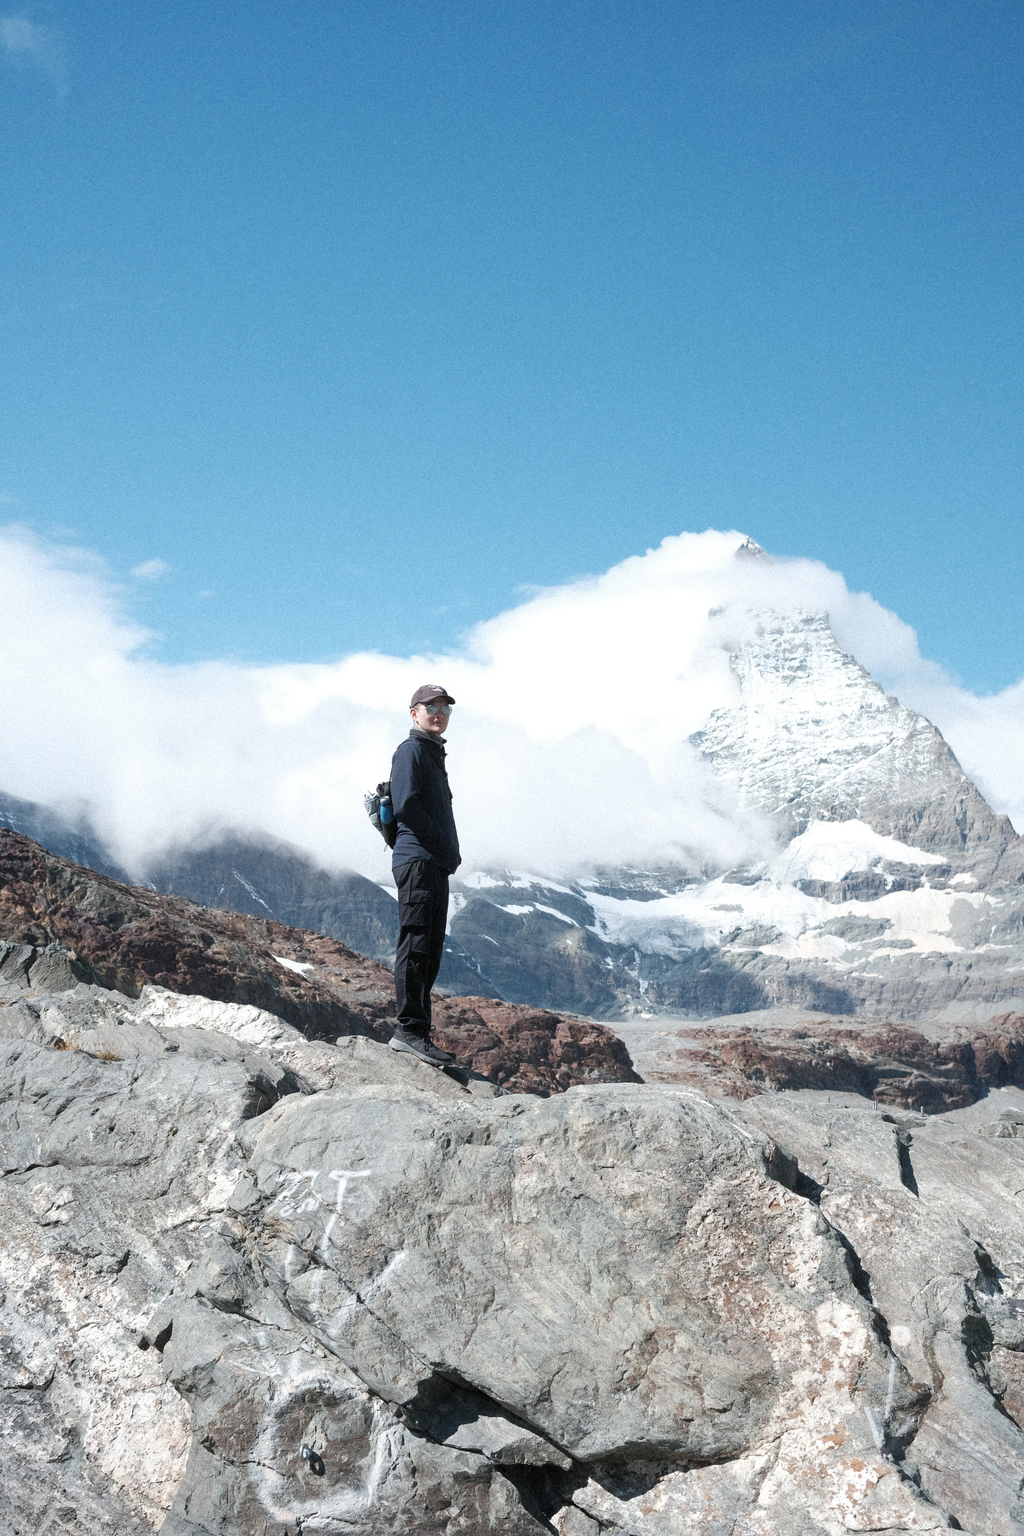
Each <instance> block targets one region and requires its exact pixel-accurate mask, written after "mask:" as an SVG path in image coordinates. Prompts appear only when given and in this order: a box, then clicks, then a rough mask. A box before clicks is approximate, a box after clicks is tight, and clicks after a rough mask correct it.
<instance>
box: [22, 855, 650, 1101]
mask: <svg viewBox="0 0 1024 1536" xmlns="http://www.w3.org/2000/svg"><path fill="white" fill-rule="evenodd" d="M76 981H89V982H98V983H100V984H102V985H103V986H106V987H112V988H116V989H117V990H119V991H120V992H123V993H125V994H126V995H127V996H129V997H135V996H137V995H138V993H139V991H140V989H141V988H142V987H143V986H145V985H146V984H147V983H155V984H156V985H158V986H161V987H166V988H168V989H169V990H171V991H174V992H182V993H199V994H201V995H203V996H206V997H210V998H214V999H220V1000H223V1001H232V1002H238V1003H250V1004H252V1005H254V1006H256V1007H259V1008H265V1009H269V1010H270V1011H271V1012H273V1013H275V1014H277V1015H279V1016H280V1017H281V1018H283V1019H285V1020H287V1021H288V1022H289V1023H291V1024H294V1025H295V1027H296V1028H298V1029H300V1030H302V1032H303V1033H304V1034H305V1035H306V1036H307V1037H309V1038H311V1039H321V1040H336V1039H338V1037H339V1036H341V1035H348V1034H360V1035H367V1036H369V1037H370V1038H372V1039H376V1040H380V1041H385V1040H388V1039H390V1036H391V1031H392V1028H393V1021H394V981H393V978H392V975H391V972H390V971H388V970H387V968H386V967H385V966H383V965H381V964H379V963H378V962H376V961H373V960H368V959H366V958H365V957H364V956H362V955H357V954H355V953H353V951H352V950H350V949H347V948H346V947H345V946H344V945H343V944H339V943H337V942H336V941H335V940H333V939H329V938H326V937H325V936H324V935H322V934H316V933H308V932H305V931H303V930H302V929H296V928H288V927H286V926H285V925H284V924H282V923H276V922H271V921H269V920H265V919H259V918H252V917H245V916H242V915H238V914H233V913H224V912H211V911H208V910H207V909H205V908H203V907H198V906H196V905H195V904H194V903H192V902H190V901H186V900H183V899H182V898H179V897H173V896H166V895H162V894H160V893H158V892H155V891H150V890H146V889H144V888H142V887H138V886H126V885H123V884H121V883H119V882H117V881H115V880H111V879H107V878H105V877H104V876H102V875H98V874H95V873H94V872H93V871H92V870H89V869H85V868H82V867H80V866H77V865H74V864H69V863H68V862H67V861H66V860H65V859H60V858H56V857H54V856H53V855H51V854H48V853H46V852H45V851H44V850H43V849H42V848H40V847H39V846H38V845H37V844H35V843H33V842H31V841H30V840H29V839H28V838H27V837H24V836H22V835H20V834H18V833H14V832H10V831H6V830H4V829H3V828H0V996H2V995H3V993H2V986H3V984H4V983H5V982H6V983H7V984H8V985H14V986H15V987H18V986H22V985H27V986H29V987H31V988H34V989H35V990H37V991H38V990H43V991H59V990H62V989H64V988H67V987H69V986H73V985H74V983H75V982H76ZM435 1001H436V1007H435V1019H436V1023H435V1029H434V1034H435V1037H436V1038H437V1039H438V1040H439V1041H441V1042H442V1043H444V1044H446V1045H448V1048H449V1049H450V1050H453V1051H454V1052H455V1053H456V1054H457V1055H458V1057H459V1060H460V1061H461V1062H462V1064H463V1065H464V1066H466V1067H468V1068H470V1069H472V1070H473V1071H475V1072H479V1073H482V1074H483V1075H484V1076H487V1077H491V1078H493V1079H494V1081H496V1082H499V1083H501V1084H503V1085H505V1086H507V1087H512V1088H516V1089H523V1090H526V1091H529V1092H531V1093H550V1092H560V1091H562V1090H563V1089H565V1088H568V1087H570V1086H572V1085H573V1084H575V1083H582V1082H588V1081H589V1082H629V1081H632V1080H633V1076H634V1075H633V1073H632V1071H631V1068H630V1064H629V1057H628V1055H627V1053H626V1051H625V1049H624V1047H623V1046H622V1044H621V1042H620V1041H619V1040H618V1039H617V1038H616V1037H615V1036H614V1035H613V1034H611V1033H610V1031H608V1030H607V1029H604V1028H602V1026H601V1025H600V1024H593V1023H590V1022H588V1021H587V1020H585V1019H578V1018H565V1017H563V1016H561V1015H558V1014H554V1013H549V1012H546V1011H544V1010H541V1009H536V1008H525V1007H516V1006H514V1005H510V1004H507V1003H501V1002H497V1001H495V1000H494V999H491V998H461V997H460V998H458V999H448V998H443V997H438V998H437V999H436V1000H435Z"/></svg>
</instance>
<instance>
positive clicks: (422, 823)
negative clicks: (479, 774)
mask: <svg viewBox="0 0 1024 1536" xmlns="http://www.w3.org/2000/svg"><path fill="white" fill-rule="evenodd" d="M454 703H455V700H454V699H453V698H452V696H451V694H450V693H447V692H446V691H445V689H444V688H441V687H439V686H438V685H437V684H435V683H425V684H424V686H423V687H422V688H417V689H416V692H415V693H414V694H413V696H412V701H411V703H410V705H409V713H410V714H411V715H412V722H413V723H412V730H411V731H410V732H409V735H408V736H407V738H406V739H405V741H403V742H402V744H401V746H400V747H399V748H398V750H397V752H396V753H395V755H394V757H393V759H392V761H391V803H392V806H393V807H394V813H395V821H396V823H397V825H398V835H397V837H396V838H395V848H394V855H393V857H392V860H391V868H392V871H393V873H394V876H395V884H396V885H397V886H398V915H399V921H400V924H401V927H400V931H399V935H398V952H397V954H396V955H395V1001H396V1004H397V1013H398V1023H397V1026H396V1028H395V1033H394V1038H393V1039H392V1041H391V1049H392V1050H393V1051H408V1052H409V1053H410V1054H411V1055H413V1056H418V1057H419V1058H420V1060H421V1061H426V1062H429V1063H430V1065H431V1066H433V1067H443V1066H446V1065H447V1063H448V1062H450V1061H454V1060H455V1058H454V1056H452V1055H451V1053H450V1052H449V1051H442V1050H441V1048H440V1047H439V1046H437V1045H435V1044H434V1042H433V1041H432V1040H431V1038H430V989H431V988H432V987H433V985H434V982H435V980H436V979H437V973H438V971H439V970H440V968H441V955H442V952H443V950H444V933H445V928H446V926H447V923H448V876H449V875H453V874H454V873H455V871H456V870H457V869H458V867H459V865H460V864H461V862H462V856H461V854H460V853H459V835H458V833H457V832H456V830H455V817H454V816H453V814H452V792H451V790H450V789H449V788H448V775H447V773H446V772H445V766H444V757H445V751H444V748H445V738H444V732H445V731H446V730H447V728H448V722H449V719H450V717H451V712H452V705H453V704H454Z"/></svg>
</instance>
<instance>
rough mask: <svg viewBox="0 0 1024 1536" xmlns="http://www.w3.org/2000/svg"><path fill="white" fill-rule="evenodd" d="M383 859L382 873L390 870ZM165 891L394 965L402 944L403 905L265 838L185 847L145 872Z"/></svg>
mask: <svg viewBox="0 0 1024 1536" xmlns="http://www.w3.org/2000/svg"><path fill="white" fill-rule="evenodd" d="M386 867H387V866H386V864H384V863H383V862H382V874H383V873H385V872H386ZM146 880H147V882H148V883H151V884H153V885H154V886H155V887H156V889H157V890H158V891H167V892H168V893H170V894H172V895H175V896H187V897H188V899H189V900H190V901H194V902H197V903H198V904H199V905H200V906H203V907H212V908H213V909H214V910H215V911H218V912H243V913H246V914H247V915H248V916H250V917H264V918H272V919H273V920H274V921H276V922H279V923H286V924H287V925H288V926H289V927H291V928H308V929H311V930H312V931H313V932H315V933H325V934H327V936H328V938H332V939H340V940H341V942H342V943H343V944H347V945H348V946H349V948H350V949H355V950H358V952H359V953H360V954H361V955H369V956H371V957H372V958H373V959H375V960H383V961H385V962H387V963H388V964H391V963H393V962H394V958H395V946H396V944H397V943H398V903H397V901H396V900H395V899H394V897H393V896H389V895H388V894H387V892H386V891H384V890H383V889H382V888H381V887H380V886H379V885H375V884H374V882H373V881H372V880H367V879H365V878H364V877H363V876H362V875H357V874H356V873H355V872H354V871H353V870H345V871H342V872H341V873H339V874H329V873H328V872H327V870H325V869H320V868H319V867H318V866H317V865H316V864H314V862H313V860H312V859H310V858H308V857H307V856H306V855H305V854H302V853H300V852H299V851H298V849H295V848H290V847H289V846H288V845H287V844H286V843H282V842H279V841H278V840H276V839H274V838H268V837H266V836H264V837H262V838H254V837H249V838H244V837H240V836H231V837H224V838H222V839H220V840H219V841H218V842H216V843H214V844H212V845H210V846H208V847H205V848H198V849H179V850H176V851H174V852H172V853H169V854H167V855H165V856H164V857H163V858H162V859H161V860H160V861H159V862H158V863H156V864H153V865H151V866H150V867H149V868H148V869H147V870H146Z"/></svg>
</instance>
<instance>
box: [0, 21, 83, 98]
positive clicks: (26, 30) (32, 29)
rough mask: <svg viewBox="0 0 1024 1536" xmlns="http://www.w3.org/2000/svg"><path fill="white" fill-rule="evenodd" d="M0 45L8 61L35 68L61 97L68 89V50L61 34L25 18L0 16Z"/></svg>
mask: <svg viewBox="0 0 1024 1536" xmlns="http://www.w3.org/2000/svg"><path fill="white" fill-rule="evenodd" d="M0 45H2V47H3V49H4V52H5V53H6V55H7V57H8V59H10V60H12V61H15V62H18V63H32V64H37V65H38V66H39V68H40V69H42V70H44V71H45V73H46V74H48V75H49V77H50V80H51V82H52V83H53V85H54V86H55V87H56V88H57V90H58V91H59V92H60V93H61V95H64V94H65V92H66V91H67V88H68V58H67V48H66V46H65V42H64V38H63V36H62V35H61V33H59V32H56V31H54V30H53V28H51V27H41V26H39V24H38V23H37V22H34V21H29V19H28V17H27V16H0Z"/></svg>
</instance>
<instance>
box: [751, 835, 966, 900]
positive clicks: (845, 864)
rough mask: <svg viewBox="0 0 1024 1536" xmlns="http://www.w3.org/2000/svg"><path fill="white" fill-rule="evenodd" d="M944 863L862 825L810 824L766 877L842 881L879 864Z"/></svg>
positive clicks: (783, 880) (938, 856) (936, 856)
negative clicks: (848, 876)
mask: <svg viewBox="0 0 1024 1536" xmlns="http://www.w3.org/2000/svg"><path fill="white" fill-rule="evenodd" d="M943 862H944V860H943V858H942V855H941V854H938V853H928V852H927V851H926V850H925V849H923V848H908V847H907V845H906V843H901V842H899V841H898V840H897V839H896V838H895V837H883V836H882V835H881V834H880V833H878V832H876V831H875V830H874V828H872V827H869V826H868V825H867V823H866V822H863V821H857V820H852V821H840V822H835V821H812V822H811V823H810V825H809V826H808V828H807V830H806V831H805V832H801V833H800V834H799V836H798V837H794V839H793V841H792V842H791V843H790V844H789V846H788V847H787V848H786V850H785V851H784V852H783V853H782V854H780V856H779V857H778V858H777V859H776V860H774V862H773V863H772V865H771V868H770V870H769V874H770V877H771V879H773V880H774V881H776V883H777V884H780V885H781V884H784V883H786V882H793V883H796V882H798V881H800V880H844V879H845V878H846V877H847V875H852V874H854V873H856V872H858V871H859V870H864V869H872V868H874V867H876V866H877V865H879V864H881V863H890V864H911V865H929V864H942V863H943Z"/></svg>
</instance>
